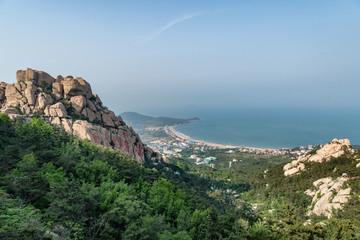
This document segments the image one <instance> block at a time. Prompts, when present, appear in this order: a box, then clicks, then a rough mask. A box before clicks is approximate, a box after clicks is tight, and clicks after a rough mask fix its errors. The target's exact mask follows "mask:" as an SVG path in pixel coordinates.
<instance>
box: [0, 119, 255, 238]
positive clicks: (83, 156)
mask: <svg viewBox="0 0 360 240" xmlns="http://www.w3.org/2000/svg"><path fill="white" fill-rule="evenodd" d="M0 164H1V166H0V177H1V181H0V183H1V186H0V187H1V190H0V238H1V239H52V238H53V237H60V238H65V239H242V238H245V237H247V236H248V232H247V231H246V230H245V229H244V227H243V225H244V224H242V223H243V222H246V223H248V221H249V220H248V219H247V218H246V216H245V215H244V216H242V214H241V212H239V211H235V210H234V209H232V210H231V209H230V208H228V207H225V205H224V204H222V203H217V202H216V201H215V200H210V198H208V197H207V196H206V194H202V193H201V192H199V191H198V190H196V189H194V188H192V186H191V184H188V183H187V182H186V180H187V179H189V180H191V181H189V182H193V183H195V182H196V176H191V177H190V175H187V174H186V173H184V172H182V173H184V174H183V175H182V176H179V175H178V174H174V173H173V172H172V171H173V168H174V169H178V170H179V171H182V170H181V169H179V168H177V167H176V166H171V165H163V164H159V165H158V166H157V168H155V167H154V166H153V165H151V164H150V165H151V166H150V165H149V166H147V167H146V166H143V165H140V164H138V163H137V162H136V161H135V160H134V159H133V158H131V157H129V156H127V155H123V154H122V153H121V152H119V151H115V150H112V149H109V148H106V147H102V146H96V145H94V144H92V143H91V142H89V141H87V140H79V139H76V138H74V137H72V136H69V135H68V134H66V133H65V131H63V130H60V129H58V128H57V127H55V126H52V125H47V124H46V123H45V122H44V121H42V120H39V119H36V118H33V119H32V121H31V122H24V121H22V120H21V119H19V120H18V121H16V122H15V123H13V122H11V121H10V119H9V118H8V117H7V116H6V115H4V114H1V115H0ZM198 180H199V182H202V181H204V180H203V179H200V178H199V179H198Z"/></svg>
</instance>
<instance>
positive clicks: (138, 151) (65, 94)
mask: <svg viewBox="0 0 360 240" xmlns="http://www.w3.org/2000/svg"><path fill="white" fill-rule="evenodd" d="M16 79H17V82H16V83H14V84H7V83H3V82H1V83H0V111H1V112H5V113H8V114H9V116H10V118H11V119H15V118H16V117H18V116H24V115H26V116H27V118H31V117H32V116H33V114H35V113H44V115H45V117H44V118H45V120H46V121H47V122H49V123H52V124H55V125H59V126H62V127H63V128H64V129H65V131H66V132H68V133H69V134H73V135H75V136H78V137H80V138H87V139H89V140H90V141H92V142H93V143H95V144H99V145H104V146H107V147H112V148H114V149H117V150H120V151H122V152H123V153H126V154H128V155H130V156H133V157H134V158H135V159H136V160H137V161H138V162H143V161H145V160H152V159H153V158H154V157H155V156H156V154H155V153H154V152H153V151H152V149H150V148H149V147H147V146H146V145H145V144H143V143H142V141H141V139H140V137H139V136H138V135H137V134H136V133H135V132H134V130H133V129H132V128H131V127H129V126H126V124H125V123H124V122H123V120H122V119H121V117H117V116H115V114H114V112H113V111H111V110H109V109H107V108H106V107H104V106H103V105H102V102H101V100H100V97H99V96H98V95H96V94H94V95H93V94H92V90H91V86H90V84H89V83H88V82H86V81H85V80H84V79H83V78H79V77H78V78H73V77H72V76H67V77H62V76H61V75H59V76H57V77H56V79H55V78H53V77H52V76H50V75H49V74H47V73H45V72H42V71H36V70H33V69H30V68H28V69H27V70H19V71H17V72H16ZM73 117H74V119H73ZM79 118H80V119H81V120H76V119H79Z"/></svg>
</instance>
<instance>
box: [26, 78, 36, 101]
mask: <svg viewBox="0 0 360 240" xmlns="http://www.w3.org/2000/svg"><path fill="white" fill-rule="evenodd" d="M35 91H36V87H35V86H34V84H33V83H31V82H30V83H28V84H27V87H26V89H25V97H26V98H27V101H28V104H29V105H31V106H34V105H35V103H36V96H35Z"/></svg>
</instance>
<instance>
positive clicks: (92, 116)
mask: <svg viewBox="0 0 360 240" xmlns="http://www.w3.org/2000/svg"><path fill="white" fill-rule="evenodd" d="M81 114H82V115H84V116H85V117H86V118H87V119H89V121H90V122H93V121H94V120H95V119H96V115H95V113H94V112H93V111H91V110H90V109H89V108H84V110H82V112H81Z"/></svg>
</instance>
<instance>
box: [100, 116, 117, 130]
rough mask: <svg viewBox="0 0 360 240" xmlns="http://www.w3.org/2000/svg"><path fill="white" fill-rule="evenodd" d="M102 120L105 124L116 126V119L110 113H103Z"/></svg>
mask: <svg viewBox="0 0 360 240" xmlns="http://www.w3.org/2000/svg"><path fill="white" fill-rule="evenodd" d="M102 120H103V122H104V125H105V126H108V127H115V123H114V121H113V120H112V118H111V115H110V114H107V113H103V114H102Z"/></svg>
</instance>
